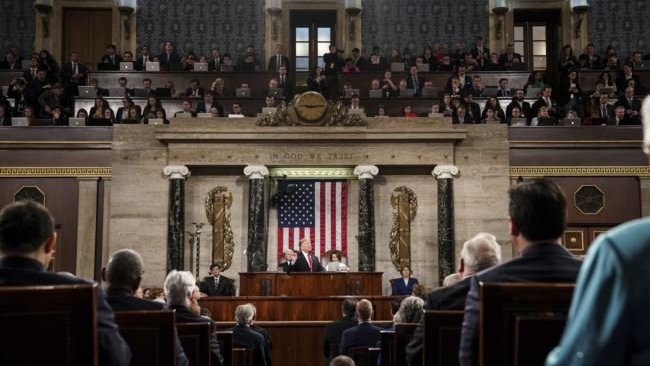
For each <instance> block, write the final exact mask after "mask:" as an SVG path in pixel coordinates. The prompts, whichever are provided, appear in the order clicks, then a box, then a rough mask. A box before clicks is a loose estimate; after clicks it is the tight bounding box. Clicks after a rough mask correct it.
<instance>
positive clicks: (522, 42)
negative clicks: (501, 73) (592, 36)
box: [513, 9, 562, 82]
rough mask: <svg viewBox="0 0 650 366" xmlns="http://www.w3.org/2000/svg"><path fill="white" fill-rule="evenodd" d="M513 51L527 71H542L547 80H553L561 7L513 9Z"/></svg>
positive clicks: (560, 33)
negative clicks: (528, 69) (517, 54)
mask: <svg viewBox="0 0 650 366" xmlns="http://www.w3.org/2000/svg"><path fill="white" fill-rule="evenodd" d="M513 15H514V39H513V44H514V46H515V52H517V53H519V54H521V55H522V56H523V58H524V59H523V60H522V61H523V62H525V63H526V64H528V65H529V68H530V70H531V71H544V72H545V75H546V78H547V80H546V81H547V82H556V81H557V80H554V79H550V78H554V77H555V76H554V75H556V71H557V61H558V57H559V55H560V51H561V49H562V40H561V36H562V32H561V21H562V10H561V9H545V10H515V11H514V13H513Z"/></svg>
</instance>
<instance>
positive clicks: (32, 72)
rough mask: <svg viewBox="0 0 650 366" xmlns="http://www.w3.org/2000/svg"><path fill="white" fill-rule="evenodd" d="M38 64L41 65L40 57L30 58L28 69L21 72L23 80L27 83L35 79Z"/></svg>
mask: <svg viewBox="0 0 650 366" xmlns="http://www.w3.org/2000/svg"><path fill="white" fill-rule="evenodd" d="M40 63H41V59H40V57H38V55H36V56H32V58H31V64H30V67H29V69H27V70H25V71H23V78H24V79H25V80H26V81H27V83H29V82H31V81H32V80H34V79H36V74H37V73H38V69H39V67H40ZM46 73H47V72H46Z"/></svg>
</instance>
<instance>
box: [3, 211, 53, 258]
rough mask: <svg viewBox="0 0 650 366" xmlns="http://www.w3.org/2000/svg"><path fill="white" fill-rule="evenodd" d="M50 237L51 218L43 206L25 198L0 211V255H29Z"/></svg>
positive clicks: (48, 240) (51, 230)
mask: <svg viewBox="0 0 650 366" xmlns="http://www.w3.org/2000/svg"><path fill="white" fill-rule="evenodd" d="M52 239H56V234H55V232H54V218H53V217H52V215H51V214H50V212H49V211H48V210H47V208H45V206H43V205H41V204H39V203H37V202H34V201H31V200H26V201H20V202H15V203H11V204H9V205H7V206H5V207H4V208H3V209H2V210H1V211H0V255H6V256H9V255H18V256H29V255H31V254H34V253H37V252H39V251H40V249H41V247H43V245H45V244H46V243H47V242H50V241H52ZM54 241H55V240H54Z"/></svg>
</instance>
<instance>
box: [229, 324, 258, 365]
mask: <svg viewBox="0 0 650 366" xmlns="http://www.w3.org/2000/svg"><path fill="white" fill-rule="evenodd" d="M230 330H232V343H233V346H235V345H241V346H244V347H246V348H250V349H251V350H253V366H266V355H265V352H264V350H265V349H266V344H265V343H266V342H265V341H264V336H263V335H262V334H260V333H258V332H256V331H254V330H252V329H250V328H249V327H247V326H245V325H241V324H237V325H235V326H234V327H232V328H231V329H230Z"/></svg>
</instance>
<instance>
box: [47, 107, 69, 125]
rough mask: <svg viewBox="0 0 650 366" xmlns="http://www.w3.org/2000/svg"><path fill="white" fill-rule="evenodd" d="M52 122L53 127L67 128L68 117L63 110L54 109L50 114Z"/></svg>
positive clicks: (59, 108)
mask: <svg viewBox="0 0 650 366" xmlns="http://www.w3.org/2000/svg"><path fill="white" fill-rule="evenodd" d="M51 117H52V122H53V123H54V125H55V126H67V125H68V116H67V115H66V114H65V113H63V108H61V107H54V108H53V109H52V113H51Z"/></svg>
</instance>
